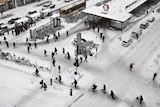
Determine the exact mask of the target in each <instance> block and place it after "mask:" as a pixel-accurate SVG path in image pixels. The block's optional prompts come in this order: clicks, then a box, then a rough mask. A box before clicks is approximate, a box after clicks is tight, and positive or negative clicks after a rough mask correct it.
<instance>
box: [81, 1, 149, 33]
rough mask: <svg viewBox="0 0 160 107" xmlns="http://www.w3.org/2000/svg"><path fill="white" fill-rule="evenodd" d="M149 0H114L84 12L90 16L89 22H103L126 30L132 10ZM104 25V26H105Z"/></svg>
mask: <svg viewBox="0 0 160 107" xmlns="http://www.w3.org/2000/svg"><path fill="white" fill-rule="evenodd" d="M146 1H147V0H123V3H121V2H122V1H121V0H112V1H109V2H108V3H107V4H102V5H100V6H92V7H89V8H87V9H85V10H83V12H85V13H87V14H88V20H89V21H91V22H92V23H96V22H98V21H103V22H104V23H105V24H106V25H107V26H108V27H113V28H116V29H119V30H122V29H124V28H125V27H126V26H127V24H128V21H129V20H130V18H131V17H132V14H131V13H130V12H131V11H132V10H134V9H136V8H137V7H138V6H140V5H142V4H143V3H144V2H146ZM104 23H103V24H104Z"/></svg>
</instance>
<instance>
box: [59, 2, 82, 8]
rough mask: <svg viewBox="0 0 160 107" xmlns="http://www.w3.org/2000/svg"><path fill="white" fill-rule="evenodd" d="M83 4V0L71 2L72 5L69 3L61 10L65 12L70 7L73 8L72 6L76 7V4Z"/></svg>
mask: <svg viewBox="0 0 160 107" xmlns="http://www.w3.org/2000/svg"><path fill="white" fill-rule="evenodd" d="M83 2H85V0H79V1H76V2H73V3H71V4H69V5H67V6H65V7H62V8H61V10H67V9H69V8H71V7H74V6H76V5H78V4H81V3H83Z"/></svg>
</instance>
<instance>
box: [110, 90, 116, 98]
mask: <svg viewBox="0 0 160 107" xmlns="http://www.w3.org/2000/svg"><path fill="white" fill-rule="evenodd" d="M110 96H111V97H112V99H113V100H114V99H115V97H114V93H113V91H112V90H111V93H110Z"/></svg>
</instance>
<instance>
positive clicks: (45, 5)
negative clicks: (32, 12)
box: [42, 3, 50, 10]
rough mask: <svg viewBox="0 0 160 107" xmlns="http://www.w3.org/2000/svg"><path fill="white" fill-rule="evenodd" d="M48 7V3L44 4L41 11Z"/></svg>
mask: <svg viewBox="0 0 160 107" xmlns="http://www.w3.org/2000/svg"><path fill="white" fill-rule="evenodd" d="M49 7H50V3H46V4H44V5H43V7H42V10H45V9H47V8H49Z"/></svg>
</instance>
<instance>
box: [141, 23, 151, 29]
mask: <svg viewBox="0 0 160 107" xmlns="http://www.w3.org/2000/svg"><path fill="white" fill-rule="evenodd" d="M148 26H149V23H147V22H146V23H142V24H141V25H140V28H141V29H146V28H147V27H148Z"/></svg>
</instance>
